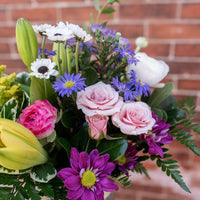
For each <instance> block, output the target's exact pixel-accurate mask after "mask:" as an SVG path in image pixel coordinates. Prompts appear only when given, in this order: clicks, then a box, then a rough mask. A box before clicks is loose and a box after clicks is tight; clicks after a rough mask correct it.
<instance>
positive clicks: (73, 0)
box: [36, 0, 84, 3]
mask: <svg viewBox="0 0 200 200" xmlns="http://www.w3.org/2000/svg"><path fill="white" fill-rule="evenodd" d="M36 1H37V2H38V3H50V2H53V3H54V2H55V0H36ZM69 1H70V2H80V1H84V0H67V2H69ZM59 2H66V0H57V1H56V3H59Z"/></svg>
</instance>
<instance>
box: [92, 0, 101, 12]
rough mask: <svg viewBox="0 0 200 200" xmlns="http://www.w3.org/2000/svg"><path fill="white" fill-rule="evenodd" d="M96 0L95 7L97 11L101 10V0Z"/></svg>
mask: <svg viewBox="0 0 200 200" xmlns="http://www.w3.org/2000/svg"><path fill="white" fill-rule="evenodd" d="M93 1H94V7H95V9H96V10H97V11H99V10H100V7H99V0H93Z"/></svg>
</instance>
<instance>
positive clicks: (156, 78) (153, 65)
mask: <svg viewBox="0 0 200 200" xmlns="http://www.w3.org/2000/svg"><path fill="white" fill-rule="evenodd" d="M135 57H136V59H137V60H139V61H138V62H137V64H132V65H129V66H128V67H127V72H126V73H127V77H128V78H129V77H130V75H129V73H130V72H131V70H134V71H135V73H136V77H137V78H138V79H139V80H141V81H142V82H143V83H147V84H148V85H149V86H152V87H164V85H165V84H164V83H159V82H160V81H161V80H162V79H164V77H165V76H166V75H167V74H168V72H169V66H168V65H167V64H166V63H165V62H163V61H161V60H156V59H154V58H152V57H149V56H148V55H147V54H145V53H137V54H136V56H135Z"/></svg>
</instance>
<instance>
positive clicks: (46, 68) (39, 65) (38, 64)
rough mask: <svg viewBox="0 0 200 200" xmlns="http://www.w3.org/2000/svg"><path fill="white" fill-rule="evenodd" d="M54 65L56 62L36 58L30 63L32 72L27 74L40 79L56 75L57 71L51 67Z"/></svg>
mask: <svg viewBox="0 0 200 200" xmlns="http://www.w3.org/2000/svg"><path fill="white" fill-rule="evenodd" d="M55 66H56V63H55V62H51V60H50V59H37V60H36V61H34V62H33V63H31V70H32V72H31V73H30V74H29V75H30V76H35V77H37V78H40V79H42V78H44V79H49V77H50V76H56V75H57V74H58V71H56V70H55V69H53V68H54V67H55Z"/></svg>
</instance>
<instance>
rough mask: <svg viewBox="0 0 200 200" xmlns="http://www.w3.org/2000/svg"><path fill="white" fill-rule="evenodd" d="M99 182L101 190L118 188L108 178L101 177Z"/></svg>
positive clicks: (108, 190) (109, 190) (107, 190)
mask: <svg viewBox="0 0 200 200" xmlns="http://www.w3.org/2000/svg"><path fill="white" fill-rule="evenodd" d="M99 183H101V185H102V188H103V190H104V191H106V192H112V191H114V190H118V186H117V184H116V183H115V182H114V181H113V180H111V179H109V178H102V179H101V180H100V181H99Z"/></svg>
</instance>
